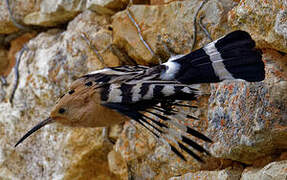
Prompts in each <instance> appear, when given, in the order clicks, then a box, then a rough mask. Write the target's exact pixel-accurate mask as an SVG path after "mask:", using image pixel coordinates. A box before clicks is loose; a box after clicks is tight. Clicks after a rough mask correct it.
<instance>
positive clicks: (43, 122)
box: [14, 117, 53, 148]
mask: <svg viewBox="0 0 287 180" xmlns="http://www.w3.org/2000/svg"><path fill="white" fill-rule="evenodd" d="M52 122H53V119H52V118H50V117H49V118H47V119H45V120H44V121H41V122H40V123H39V124H37V125H36V126H34V127H33V128H32V129H31V130H30V131H28V132H27V133H26V134H25V135H24V136H23V137H22V138H21V139H20V140H19V141H18V142H17V143H16V144H15V145H14V148H16V147H17V146H18V145H19V144H20V143H21V142H23V141H24V140H25V139H26V138H27V137H29V136H30V135H31V134H33V133H34V132H36V131H37V130H39V129H40V128H42V127H43V126H45V125H47V124H50V123H52Z"/></svg>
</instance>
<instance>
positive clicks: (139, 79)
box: [15, 30, 265, 162]
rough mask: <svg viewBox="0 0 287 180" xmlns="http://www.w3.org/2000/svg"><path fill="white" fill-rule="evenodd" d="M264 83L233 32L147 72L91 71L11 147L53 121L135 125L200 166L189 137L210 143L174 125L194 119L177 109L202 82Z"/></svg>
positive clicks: (256, 53)
mask: <svg viewBox="0 0 287 180" xmlns="http://www.w3.org/2000/svg"><path fill="white" fill-rule="evenodd" d="M264 79H265V70H264V62H263V61H262V53H261V50H260V49H257V48H256V45H255V41H254V40H253V39H252V38H251V36H250V35H249V33H247V32H245V31H242V30H236V31H233V32H231V33H229V34H227V35H225V36H223V37H221V38H219V39H217V40H215V41H213V42H210V43H208V44H206V45H205V46H203V47H202V48H200V49H197V50H195V51H192V52H191V53H188V54H185V55H176V56H172V57H171V58H170V59H169V60H168V61H167V62H165V63H162V64H159V65H156V66H154V67H148V66H143V65H135V66H129V65H123V66H117V67H106V68H104V69H101V70H97V71H93V72H90V73H88V74H86V75H83V76H82V77H80V78H79V79H77V80H75V81H74V82H73V83H72V84H71V86H70V87H69V90H68V91H67V93H65V94H64V95H62V96H61V97H60V98H59V100H58V101H57V102H56V104H55V106H54V107H53V109H52V110H51V113H50V115H49V116H48V118H47V119H45V120H43V121H41V122H40V123H39V124H37V125H36V126H34V127H33V128H32V129H31V130H29V131H28V132H27V133H26V134H25V135H24V136H23V137H22V138H21V139H20V140H19V141H18V142H17V143H16V145H15V147H16V146H18V145H19V144H20V143H22V142H23V141H24V140H25V139H26V138H27V137H29V136H30V135H31V134H33V133H34V132H36V131H37V130H39V129H40V128H42V127H43V126H45V125H47V124H51V123H54V122H57V123H60V124H63V125H66V126H71V127H109V126H112V125H114V124H120V123H123V122H126V121H130V120H133V121H135V122H136V123H138V124H139V125H140V126H141V127H143V128H145V129H147V130H148V131H149V132H150V133H152V134H153V135H154V136H155V137H156V138H161V139H163V140H165V142H167V143H168V145H169V146H170V149H171V151H172V152H174V153H175V154H176V155H177V156H178V157H180V158H181V159H183V160H184V161H186V159H187V158H186V156H191V157H192V158H195V159H196V160H198V161H199V162H204V160H203V158H202V157H201V156H202V155H210V153H209V151H208V150H206V149H205V148H204V147H203V146H201V145H199V144H198V143H197V142H196V141H195V140H193V139H191V138H190V136H191V137H193V138H196V139H198V140H202V141H204V142H207V143H212V140H211V139H210V138H209V137H207V136H206V135H204V134H203V133H202V132H199V131H197V130H195V129H193V128H192V127H189V126H187V125H184V123H180V122H179V121H174V120H173V119H172V118H171V116H173V115H180V117H182V118H181V120H182V121H185V120H186V119H198V118H197V117H195V116H194V115H190V114H184V112H180V111H178V110H177V109H176V108H175V107H191V108H192V107H193V106H191V105H187V104H184V103H182V102H183V101H191V100H196V99H197V98H198V97H199V96H200V95H201V92H200V90H199V89H198V84H200V83H218V82H221V81H224V80H244V81H247V82H259V81H262V80H264Z"/></svg>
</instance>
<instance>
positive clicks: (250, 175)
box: [241, 160, 287, 180]
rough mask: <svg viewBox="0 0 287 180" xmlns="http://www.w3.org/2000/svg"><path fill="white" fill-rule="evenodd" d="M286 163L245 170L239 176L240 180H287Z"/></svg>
mask: <svg viewBox="0 0 287 180" xmlns="http://www.w3.org/2000/svg"><path fill="white" fill-rule="evenodd" d="M286 167H287V161H286V160H285V161H278V162H273V163H270V164H268V165H266V166H265V167H264V168H262V169H259V168H246V169H245V170H244V171H243V173H242V176H241V179H242V180H253V179H272V180H281V179H287V168H286Z"/></svg>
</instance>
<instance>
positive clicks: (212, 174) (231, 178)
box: [169, 167, 243, 180]
mask: <svg viewBox="0 0 287 180" xmlns="http://www.w3.org/2000/svg"><path fill="white" fill-rule="evenodd" d="M242 171H243V168H242V167H229V168H226V169H223V170H218V171H198V172H195V173H187V174H185V175H182V176H180V177H173V178H170V179H169V180H188V179H196V180H240V177H241V173H242Z"/></svg>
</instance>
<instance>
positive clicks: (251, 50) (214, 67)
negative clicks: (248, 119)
mask: <svg viewBox="0 0 287 180" xmlns="http://www.w3.org/2000/svg"><path fill="white" fill-rule="evenodd" d="M163 65H164V66H166V70H165V71H163V72H162V74H161V79H162V80H177V81H179V82H181V83H185V84H190V83H210V82H220V81H223V80H234V79H243V80H246V81H249V82H254V81H262V80H263V79H264V78H265V71H264V63H263V62H262V57H261V53H260V51H258V50H257V49H255V42H254V41H253V40H252V38H251V37H250V35H249V34H248V33H247V32H244V31H234V32H232V33H230V34H227V35H226V36H224V37H222V38H220V39H218V40H215V41H213V42H211V43H209V44H207V45H205V46H204V47H203V48H201V49H198V50H196V51H194V52H192V53H190V54H187V55H185V56H182V57H180V58H178V59H173V60H171V61H168V62H166V63H164V64H163Z"/></svg>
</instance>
